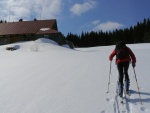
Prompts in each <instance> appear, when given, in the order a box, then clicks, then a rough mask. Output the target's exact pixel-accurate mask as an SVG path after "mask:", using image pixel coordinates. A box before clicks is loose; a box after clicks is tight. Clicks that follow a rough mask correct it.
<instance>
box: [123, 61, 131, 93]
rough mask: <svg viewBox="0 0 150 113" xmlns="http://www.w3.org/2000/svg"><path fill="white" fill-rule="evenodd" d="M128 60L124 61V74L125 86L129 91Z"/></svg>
mask: <svg viewBox="0 0 150 113" xmlns="http://www.w3.org/2000/svg"><path fill="white" fill-rule="evenodd" d="M128 69H129V62H124V74H125V88H126V91H129V86H130V79H129V75H128Z"/></svg>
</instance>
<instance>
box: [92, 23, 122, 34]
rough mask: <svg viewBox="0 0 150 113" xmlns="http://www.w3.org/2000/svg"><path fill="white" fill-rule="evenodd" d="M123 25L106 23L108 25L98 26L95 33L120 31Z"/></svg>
mask: <svg viewBox="0 0 150 113" xmlns="http://www.w3.org/2000/svg"><path fill="white" fill-rule="evenodd" d="M122 27H123V25H122V24H120V23H117V22H106V23H101V24H99V25H97V26H96V27H95V28H94V29H93V30H94V31H100V30H102V31H104V32H105V31H112V30H115V29H119V28H122Z"/></svg>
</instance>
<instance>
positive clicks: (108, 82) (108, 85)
mask: <svg viewBox="0 0 150 113" xmlns="http://www.w3.org/2000/svg"><path fill="white" fill-rule="evenodd" d="M111 63H112V61H111V62H110V69H109V81H108V91H107V92H106V93H109V85H110V74H111Z"/></svg>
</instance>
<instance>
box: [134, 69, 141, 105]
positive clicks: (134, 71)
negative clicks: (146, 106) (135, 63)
mask: <svg viewBox="0 0 150 113" xmlns="http://www.w3.org/2000/svg"><path fill="white" fill-rule="evenodd" d="M133 70H134V75H135V80H136V85H137V89H138V93H139V98H140V101H141V105H142V99H141V94H140V91H139V89H140V88H139V86H138V82H137V78H136V73H135V69H134V67H133Z"/></svg>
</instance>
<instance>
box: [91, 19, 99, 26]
mask: <svg viewBox="0 0 150 113" xmlns="http://www.w3.org/2000/svg"><path fill="white" fill-rule="evenodd" d="M99 22H100V20H95V21H93V22H91V23H92V25H97V24H98V23H99Z"/></svg>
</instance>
